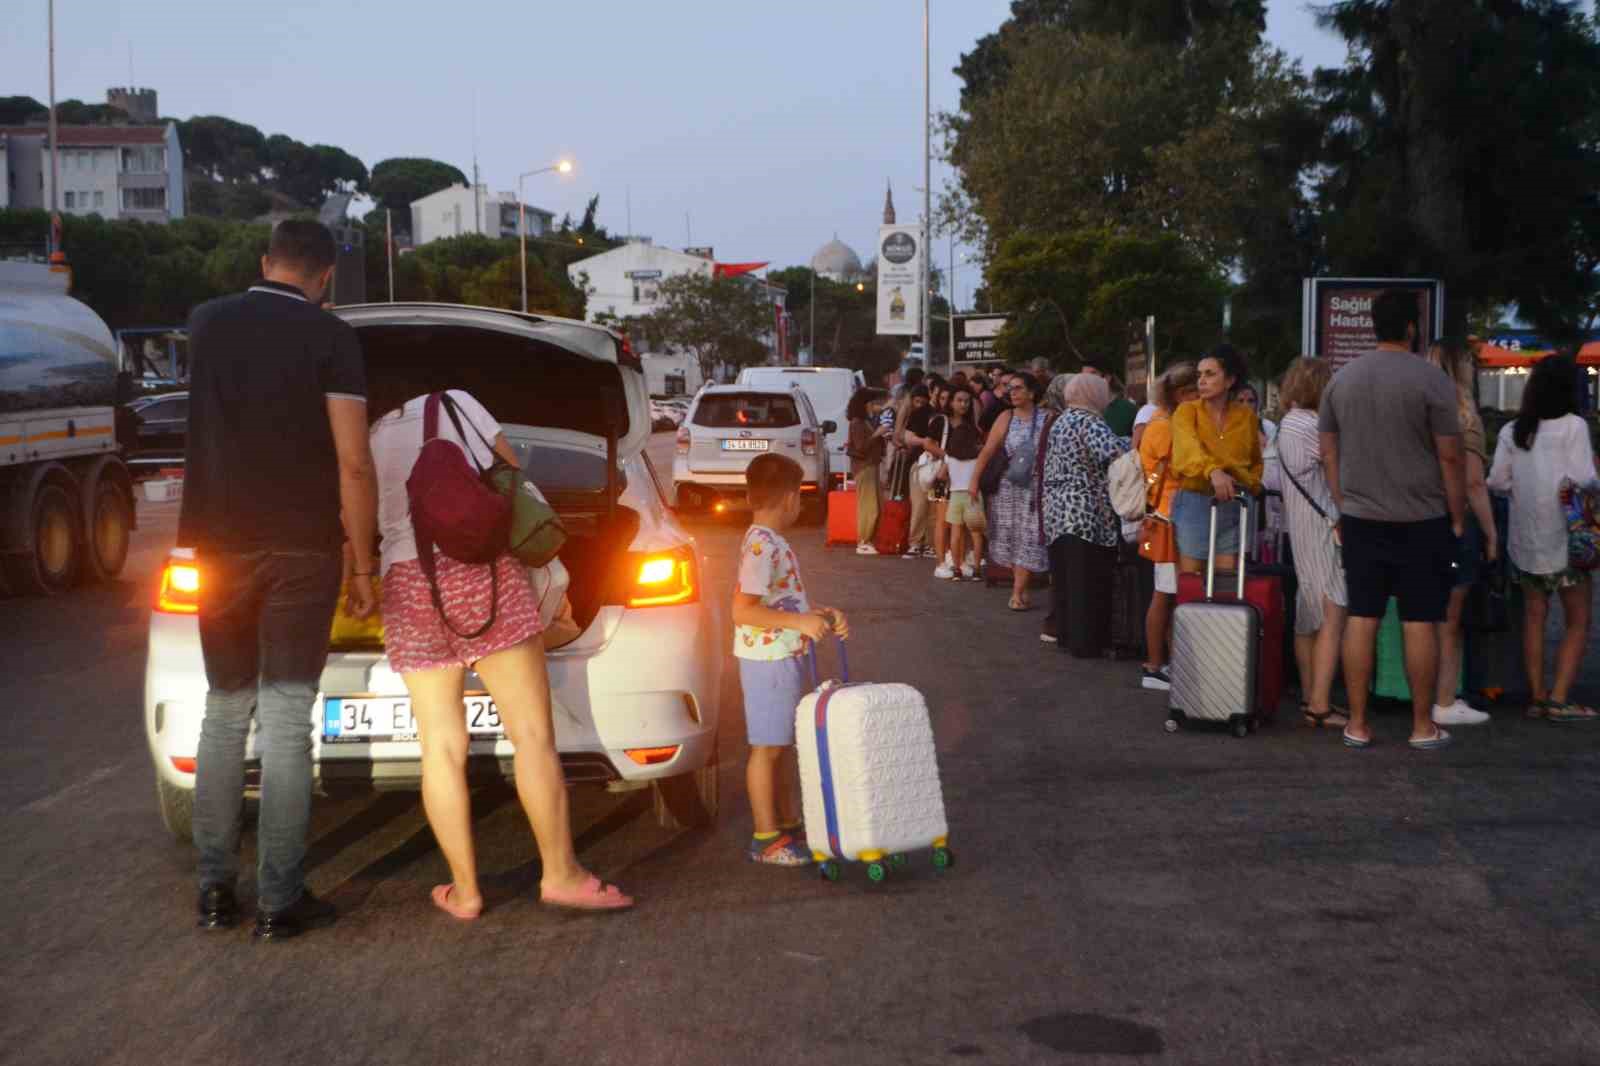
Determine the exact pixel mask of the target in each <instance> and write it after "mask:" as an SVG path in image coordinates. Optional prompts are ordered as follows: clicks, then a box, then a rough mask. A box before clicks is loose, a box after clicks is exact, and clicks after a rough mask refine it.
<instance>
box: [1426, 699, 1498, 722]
mask: <svg viewBox="0 0 1600 1066" xmlns="http://www.w3.org/2000/svg"><path fill="white" fill-rule="evenodd" d="M1488 720H1489V716H1488V715H1487V714H1485V713H1484V712H1482V711H1479V710H1474V709H1473V708H1472V707H1470V706H1468V705H1467V704H1465V703H1463V702H1462V701H1460V700H1456V701H1455V702H1454V703H1452V704H1451V705H1450V706H1448V707H1440V706H1437V705H1435V706H1434V708H1433V724H1434V725H1482V724H1483V723H1485V722H1487V721H1488Z"/></svg>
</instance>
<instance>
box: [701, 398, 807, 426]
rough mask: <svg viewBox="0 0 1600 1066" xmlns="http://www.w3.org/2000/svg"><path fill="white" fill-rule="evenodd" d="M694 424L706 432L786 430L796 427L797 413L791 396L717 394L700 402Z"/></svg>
mask: <svg viewBox="0 0 1600 1066" xmlns="http://www.w3.org/2000/svg"><path fill="white" fill-rule="evenodd" d="M694 424H695V425H697V426H705V427H706V428H707V429H788V428H789V427H791V426H798V425H799V424H800V409H799V408H798V407H797V406H796V405H795V402H794V397H792V396H775V395H772V394H771V393H762V392H719V393H716V394H714V395H711V396H702V397H701V398H700V406H698V407H696V408H695V411H694Z"/></svg>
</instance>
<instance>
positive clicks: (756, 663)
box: [739, 655, 811, 748]
mask: <svg viewBox="0 0 1600 1066" xmlns="http://www.w3.org/2000/svg"><path fill="white" fill-rule="evenodd" d="M739 684H740V685H741V686H742V687H743V688H744V728H745V736H746V737H747V738H748V739H749V741H750V744H751V745H752V746H755V747H773V748H785V747H788V746H789V745H791V744H793V743H794V712H795V708H796V707H797V706H799V704H800V700H801V699H802V698H804V697H805V694H806V693H807V692H810V691H811V664H810V663H809V662H808V661H807V660H806V658H805V656H803V655H796V656H794V657H793V658H790V659H773V660H757V659H740V660H739Z"/></svg>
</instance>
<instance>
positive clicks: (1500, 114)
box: [1316, 0, 1600, 340]
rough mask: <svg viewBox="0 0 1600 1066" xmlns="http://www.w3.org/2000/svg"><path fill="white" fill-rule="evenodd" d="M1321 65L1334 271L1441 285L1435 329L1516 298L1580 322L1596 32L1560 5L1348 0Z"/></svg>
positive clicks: (1589, 250)
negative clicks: (1442, 318)
mask: <svg viewBox="0 0 1600 1066" xmlns="http://www.w3.org/2000/svg"><path fill="white" fill-rule="evenodd" d="M1320 17H1321V19H1322V22H1323V24H1324V25H1325V26H1327V27H1329V28H1331V29H1333V30H1335V31H1337V32H1338V33H1339V34H1341V35H1342V36H1343V37H1344V38H1345V39H1346V41H1347V42H1349V45H1350V49H1351V56H1350V60H1349V62H1348V63H1347V64H1346V65H1345V66H1344V67H1343V68H1341V69H1337V70H1319V71H1318V72H1317V75H1316V87H1317V90H1318V93H1319V97H1320V103H1321V105H1322V109H1323V118H1324V122H1325V124H1326V126H1327V128H1328V130H1329V135H1328V137H1327V141H1326V144H1325V159H1324V162H1325V164H1326V170H1325V172H1324V173H1325V176H1324V179H1323V180H1322V182H1321V185H1320V188H1319V194H1320V198H1321V201H1322V208H1323V211H1324V214H1325V216H1326V218H1327V245H1328V257H1329V260H1330V261H1331V264H1332V266H1333V268H1334V269H1335V270H1337V271H1339V272H1345V271H1350V272H1363V273H1366V272H1370V273H1374V274H1412V275H1422V276H1437V277H1442V278H1443V279H1444V280H1445V283H1446V286H1447V292H1448V295H1449V299H1448V300H1447V301H1446V328H1447V330H1448V331H1450V332H1452V333H1459V332H1461V331H1462V330H1464V329H1465V325H1466V322H1467V319H1468V316H1469V315H1470V314H1472V313H1473V312H1474V311H1475V310H1480V311H1481V310H1483V309H1485V308H1486V307H1487V306H1489V305H1493V304H1500V303H1513V304H1515V305H1516V306H1517V308H1518V310H1519V313H1520V314H1521V315H1522V316H1523V317H1524V318H1525V319H1527V320H1528V321H1530V322H1532V323H1533V324H1534V325H1535V326H1536V327H1537V328H1538V329H1539V330H1540V331H1541V332H1542V333H1544V334H1546V335H1547V336H1550V337H1552V338H1553V339H1556V340H1572V339H1575V338H1576V336H1577V335H1578V334H1579V332H1580V331H1581V330H1582V328H1583V326H1584V325H1585V324H1586V323H1587V322H1589V321H1591V320H1592V314H1593V310H1592V308H1593V300H1594V299H1595V292H1596V277H1595V269H1596V263H1597V262H1600V217H1597V216H1600V202H1597V195H1600V193H1597V190H1600V36H1597V33H1596V26H1595V23H1594V21H1593V20H1592V19H1590V18H1588V17H1586V16H1585V15H1583V14H1581V13H1580V12H1579V11H1578V9H1577V7H1576V5H1574V4H1572V3H1568V2H1560V0H1497V2H1494V3H1487V2H1477V3H1470V4H1463V3H1459V2H1454V0H1344V2H1340V3H1333V4H1329V5H1327V6H1325V7H1323V8H1321V9H1320Z"/></svg>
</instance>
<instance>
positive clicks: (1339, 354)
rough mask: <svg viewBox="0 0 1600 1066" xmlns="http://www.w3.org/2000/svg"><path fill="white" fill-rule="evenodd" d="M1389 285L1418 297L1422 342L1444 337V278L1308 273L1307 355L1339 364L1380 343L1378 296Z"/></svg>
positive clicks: (1420, 344)
mask: <svg viewBox="0 0 1600 1066" xmlns="http://www.w3.org/2000/svg"><path fill="white" fill-rule="evenodd" d="M1389 289H1401V290H1404V291H1406V292H1410V293H1412V294H1414V295H1415V297H1416V300H1417V323H1418V328H1417V346H1418V347H1419V348H1421V347H1423V346H1426V345H1427V344H1428V343H1429V342H1431V341H1435V340H1438V339H1439V337H1440V335H1441V334H1440V331H1441V329H1442V328H1443V319H1444V284H1443V283H1442V282H1439V281H1435V280H1433V279H1430V278H1307V279H1306V281H1305V285H1304V293H1303V297H1302V299H1303V304H1304V306H1303V308H1302V314H1303V316H1304V324H1305V326H1304V338H1303V343H1304V346H1305V351H1306V354H1307V355H1313V356H1319V357H1321V358H1324V359H1327V360H1328V361H1329V362H1330V363H1332V364H1333V369H1334V370H1338V369H1339V368H1340V367H1342V366H1344V364H1346V363H1348V362H1350V361H1351V360H1352V359H1355V358H1357V357H1359V356H1362V355H1365V354H1366V353H1367V352H1370V351H1372V349H1374V348H1376V347H1377V346H1378V336H1377V333H1376V331H1375V330H1374V328H1373V324H1372V302H1373V301H1374V300H1376V299H1377V298H1378V296H1379V294H1381V293H1383V292H1385V291H1386V290H1389Z"/></svg>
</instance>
